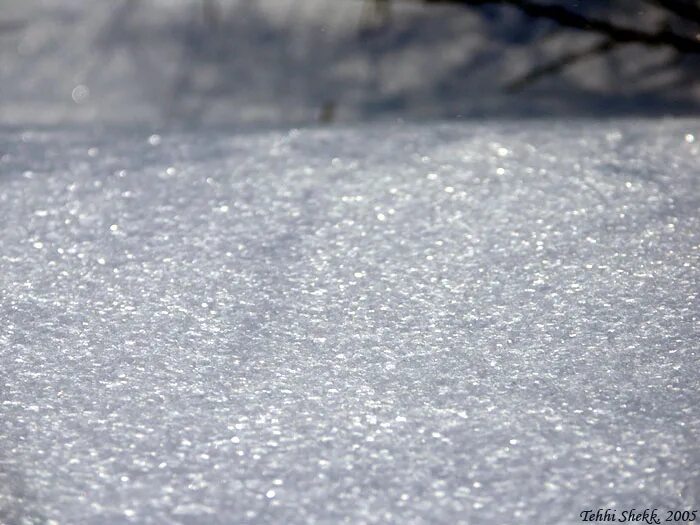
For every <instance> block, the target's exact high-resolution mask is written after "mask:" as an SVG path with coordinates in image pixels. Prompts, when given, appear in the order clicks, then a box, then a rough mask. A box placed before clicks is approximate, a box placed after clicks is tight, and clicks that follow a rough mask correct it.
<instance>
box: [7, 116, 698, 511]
mask: <svg viewBox="0 0 700 525" xmlns="http://www.w3.org/2000/svg"><path fill="white" fill-rule="evenodd" d="M698 136H700V122H698V121H697V120H695V121H693V120H685V121H684V120H681V121H666V122H664V121H656V122H653V121H640V122H634V121H629V122H609V123H596V122H587V123H581V122H579V123H569V124H565V123H555V122H540V123H508V122H503V123H500V124H491V125H478V124H461V125H459V124H455V125H424V126H396V127H391V126H386V127H377V126H375V127H357V128H348V129H339V130H338V129H337V130H320V129H318V130H300V131H297V130H294V131H291V132H269V133H259V134H248V135H245V134H241V135H231V134H226V133H223V132H222V133H215V132H213V131H208V132H202V133H167V132H159V133H158V134H154V133H153V132H152V131H146V132H126V131H124V132H121V131H117V132H115V131H112V132H107V131H102V132H96V133H87V132H84V131H80V130H75V131H72V132H70V131H65V130H62V131H58V130H56V131H31V130H20V129H7V128H6V129H5V130H4V131H2V132H0V370H1V371H2V373H1V375H2V380H1V383H0V385H2V386H1V388H0V522H3V523H9V524H13V525H14V524H16V523H44V522H47V523H60V524H74V523H89V524H117V523H119V524H121V523H132V522H133V523H157V524H160V523H182V524H212V523H213V524H217V523H221V524H224V523H248V522H249V523H314V522H318V523H343V522H347V523H350V522H352V523H363V522H366V523H375V522H376V523H379V522H382V523H384V522H393V523H401V524H403V523H426V524H428V523H446V524H448V523H449V524H452V523H477V524H501V523H576V522H579V513H580V512H581V511H583V510H586V509H597V508H599V507H611V508H616V509H618V510H619V511H621V510H622V509H624V508H629V507H636V508H645V507H657V508H660V509H669V510H678V509H681V510H685V509H689V508H697V506H698V505H699V504H700V438H699V433H700V377H699V375H698V370H699V368H698V365H699V364H700V363H699V359H698V352H699V349H698V341H699V340H700V338H699V336H700V329H699V323H698V315H699V314H700V312H699V306H698V305H699V303H698V293H699V291H700V288H699V284H700V279H699V278H698V277H699V275H698V273H699V272H700V264H699V263H700V260H699V259H700V212H699V210H700V188H699V184H698V182H699V179H698V171H699V168H700V163H699V162H698V160H699V157H700V141H698V140H697V138H698Z"/></svg>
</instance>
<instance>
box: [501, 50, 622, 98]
mask: <svg viewBox="0 0 700 525" xmlns="http://www.w3.org/2000/svg"><path fill="white" fill-rule="evenodd" d="M617 45H619V42H615V41H614V40H609V39H605V40H603V41H602V42H598V43H596V44H595V45H593V46H591V47H589V48H587V49H581V50H579V51H574V52H572V53H569V54H566V55H563V56H561V57H559V58H557V59H556V60H553V61H552V62H549V63H547V64H544V65H542V66H539V67H535V68H533V69H532V70H530V71H528V72H527V73H526V74H525V75H523V76H521V77H520V78H517V79H515V80H513V81H512V82H510V83H509V84H508V85H507V86H506V90H507V91H511V92H514V91H520V90H521V89H523V88H525V87H527V86H528V85H529V84H532V83H533V82H536V81H537V80H539V79H540V78H542V77H544V76H547V75H552V74H556V73H558V72H560V71H561V70H563V69H565V68H567V67H569V66H570V65H572V64H574V63H576V62H579V61H581V60H585V59H586V58H590V57H593V56H596V55H600V54H603V53H607V52H608V51H610V50H611V49H613V48H614V47H616V46H617Z"/></svg>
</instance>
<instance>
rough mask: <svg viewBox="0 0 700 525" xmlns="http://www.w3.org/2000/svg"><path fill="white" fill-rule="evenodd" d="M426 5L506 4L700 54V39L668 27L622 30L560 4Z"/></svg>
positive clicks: (502, 1)
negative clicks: (654, 29)
mask: <svg viewBox="0 0 700 525" xmlns="http://www.w3.org/2000/svg"><path fill="white" fill-rule="evenodd" d="M425 2H426V3H443V4H444V3H448V4H458V5H464V6H483V5H509V6H512V7H515V8H517V9H519V10H520V11H522V12H523V13H525V14H527V15H529V16H531V17H535V18H545V19H548V20H552V21H554V22H556V23H558V24H559V25H561V26H565V27H570V28H572V29H579V30H582V31H592V32H595V33H600V34H602V35H604V36H606V37H608V38H609V39H611V40H614V41H616V42H619V43H637V44H644V45H647V46H669V47H673V48H674V49H676V50H678V51H681V52H683V53H700V40H697V39H695V38H691V37H687V36H684V35H681V34H678V33H676V32H674V31H672V30H671V29H669V28H668V27H664V28H662V29H660V30H658V31H655V32H647V31H643V30H640V29H633V28H629V27H621V26H618V25H616V24H614V23H612V22H608V21H607V20H600V19H597V18H590V17H588V16H585V15H582V14H580V13H577V12H575V11H572V10H570V9H568V8H566V7H563V6H560V5H553V4H540V3H537V2H532V1H530V0H425Z"/></svg>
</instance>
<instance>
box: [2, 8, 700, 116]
mask: <svg viewBox="0 0 700 525" xmlns="http://www.w3.org/2000/svg"><path fill="white" fill-rule="evenodd" d="M699 81H700V3H698V2H697V1H696V0H620V1H616V2H611V1H602V0H585V1H580V2H576V1H560V2H555V1H546V0H500V1H484V0H477V1H465V0H443V1H440V0H437V1H436V0H433V1H426V0H257V1H256V0H91V1H89V2H88V1H85V0H44V1H41V0H21V1H20V0H0V124H3V125H49V126H51V125H66V124H80V123H86V122H87V123H98V124H115V125H120V124H128V125H144V126H156V127H157V126H186V127H192V126H200V125H210V126H211V125H222V126H233V127H270V126H277V127H280V126H283V127H289V126H303V125H315V124H319V125H327V124H333V123H345V122H357V121H367V120H397V119H405V120H433V119H458V118H461V119H469V118H485V117H498V118H521V117H550V116H555V117H574V116H591V117H600V116H667V115H698V114H700V83H699Z"/></svg>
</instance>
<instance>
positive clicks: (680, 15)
mask: <svg viewBox="0 0 700 525" xmlns="http://www.w3.org/2000/svg"><path fill="white" fill-rule="evenodd" d="M423 2H424V3H427V4H454V5H460V6H464V7H465V8H471V9H475V8H484V7H487V6H504V7H509V8H513V9H517V10H519V11H521V12H522V13H523V14H525V15H527V16H529V17H532V18H540V19H546V20H549V21H551V22H553V23H555V24H557V25H558V26H559V27H561V28H568V29H572V30H577V31H584V32H588V33H594V34H597V35H599V36H600V39H599V41H598V42H596V43H595V44H594V45H592V46H590V47H587V48H583V49H578V50H575V51H573V52H568V53H566V54H562V55H561V56H560V57H558V58H557V59H555V60H554V61H552V62H550V63H546V64H542V65H538V66H537V67H535V68H533V69H532V70H530V71H529V72H527V73H526V74H525V75H523V76H522V77H520V78H518V79H516V80H515V81H513V82H512V83H511V84H510V86H509V88H510V89H521V88H523V87H525V86H527V85H528V84H530V83H532V82H533V81H535V80H537V79H539V78H541V77H543V76H546V75H550V74H554V73H557V72H559V71H561V70H563V69H565V68H566V67H568V66H570V65H572V64H574V63H576V62H578V61H580V60H583V59H586V58H589V57H592V56H595V55H601V54H604V53H607V52H609V51H611V50H613V49H616V48H618V47H620V46H624V45H629V44H640V45H643V46H650V47H665V48H670V49H672V50H674V51H675V53H676V58H678V56H680V55H687V54H692V55H695V54H700V1H698V0H627V1H600V2H596V1H589V2H582V1H581V2H579V1H559V2H541V1H534V0H423ZM650 9H651V10H654V11H655V12H656V13H658V17H657V19H658V22H657V24H656V27H644V24H640V23H639V21H638V20H636V19H635V18H636V17H637V16H638V15H642V14H645V13H646V12H647V11H649V10H650ZM622 19H626V22H621V21H620V20H622Z"/></svg>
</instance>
